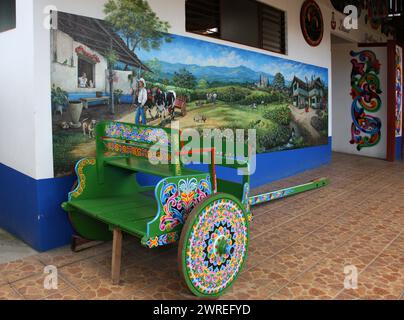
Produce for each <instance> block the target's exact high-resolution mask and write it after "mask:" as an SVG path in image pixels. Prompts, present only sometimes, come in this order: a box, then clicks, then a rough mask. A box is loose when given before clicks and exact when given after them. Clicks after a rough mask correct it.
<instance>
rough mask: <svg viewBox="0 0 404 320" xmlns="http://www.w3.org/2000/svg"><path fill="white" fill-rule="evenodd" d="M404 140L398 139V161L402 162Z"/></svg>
mask: <svg viewBox="0 0 404 320" xmlns="http://www.w3.org/2000/svg"><path fill="white" fill-rule="evenodd" d="M402 143H403V138H402V137H398V138H396V160H402V159H403V145H402Z"/></svg>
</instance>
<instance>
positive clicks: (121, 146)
mask: <svg viewBox="0 0 404 320" xmlns="http://www.w3.org/2000/svg"><path fill="white" fill-rule="evenodd" d="M96 140H97V158H99V157H104V156H105V153H106V152H108V153H113V154H114V155H115V156H126V157H130V156H132V157H141V158H147V157H148V152H149V150H150V148H151V147H152V146H154V145H156V144H159V146H162V147H164V149H165V150H166V151H167V152H168V154H170V153H171V149H172V148H178V145H179V143H178V141H179V134H178V132H176V131H173V130H171V129H169V128H160V127H153V126H144V125H135V124H130V123H123V122H114V121H107V122H102V123H99V124H98V125H97V129H96ZM173 144H174V145H173Z"/></svg>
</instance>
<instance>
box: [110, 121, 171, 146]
mask: <svg viewBox="0 0 404 320" xmlns="http://www.w3.org/2000/svg"><path fill="white" fill-rule="evenodd" d="M105 135H106V136H107V137H109V138H114V139H122V140H129V141H135V142H144V143H149V144H154V143H159V144H160V145H163V146H169V145H170V139H169V135H168V134H167V132H166V131H164V130H163V129H161V128H153V127H138V126H135V125H130V124H126V123H119V122H112V123H110V124H108V125H107V126H106V128H105Z"/></svg>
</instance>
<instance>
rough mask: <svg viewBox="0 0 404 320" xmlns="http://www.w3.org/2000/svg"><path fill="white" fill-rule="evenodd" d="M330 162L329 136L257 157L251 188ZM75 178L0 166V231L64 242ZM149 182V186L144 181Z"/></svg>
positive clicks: (42, 247) (223, 173) (34, 242)
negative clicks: (314, 144) (40, 175)
mask: <svg viewBox="0 0 404 320" xmlns="http://www.w3.org/2000/svg"><path fill="white" fill-rule="evenodd" d="M400 143H401V141H400ZM330 161H331V138H329V144H328V145H324V146H317V147H311V148H305V149H297V150H290V151H283V152H275V153H269V154H261V155H258V156H257V168H258V170H257V172H256V173H255V174H254V175H253V176H252V177H251V188H255V187H258V186H261V185H264V184H268V183H271V182H273V181H276V180H279V179H283V178H287V177H290V176H293V175H296V174H298V173H300V172H303V171H306V170H310V169H313V168H316V167H319V166H321V165H325V164H328V163H329V162H330ZM140 176H141V177H139V178H140V179H138V180H139V182H141V183H144V184H146V185H156V184H157V183H156V181H157V180H158V181H161V178H157V177H150V176H147V175H140ZM218 177H219V178H221V179H225V180H230V181H236V182H239V183H240V184H241V183H243V182H242V177H240V176H237V173H236V171H235V170H232V169H226V168H219V170H218ZM313 178H318V177H313ZM75 179H76V176H69V177H64V178H55V179H45V180H35V179H33V178H30V177H28V176H26V175H24V174H22V173H20V172H18V171H16V170H14V169H12V168H9V167H7V166H5V165H3V164H0V203H1V204H2V209H1V210H0V228H4V229H6V230H7V231H9V232H10V233H12V234H14V235H16V236H17V237H19V238H21V239H22V240H24V241H25V242H26V243H28V244H29V245H30V246H32V247H33V248H35V249H36V250H38V251H46V250H50V249H53V248H56V247H60V246H63V245H66V244H68V243H69V242H70V238H71V235H72V233H73V230H72V228H71V226H70V223H69V221H68V217H67V214H66V213H65V212H64V211H63V210H62V208H61V207H60V205H61V203H62V202H65V201H66V200H67V197H68V193H69V192H70V190H71V187H72V185H73V183H74V181H75ZM150 180H152V183H147V181H150ZM158 181H157V182H158Z"/></svg>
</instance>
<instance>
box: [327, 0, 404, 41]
mask: <svg viewBox="0 0 404 320" xmlns="http://www.w3.org/2000/svg"><path fill="white" fill-rule="evenodd" d="M331 3H332V4H333V6H334V8H335V9H336V10H338V11H340V12H343V10H344V8H345V6H347V5H356V6H357V7H359V8H365V7H366V6H371V7H372V8H376V11H378V12H384V13H383V14H382V17H381V18H382V19H383V21H384V23H385V24H387V25H388V26H391V27H393V28H394V29H395V32H394V33H395V35H396V38H397V40H398V41H399V42H401V43H403V44H404V0H331ZM386 10H387V11H388V12H387V11H386ZM362 11H363V10H362ZM389 14H394V16H392V17H389Z"/></svg>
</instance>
